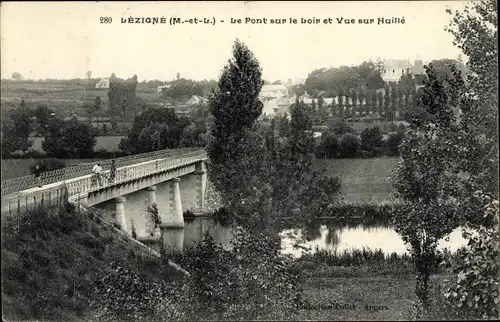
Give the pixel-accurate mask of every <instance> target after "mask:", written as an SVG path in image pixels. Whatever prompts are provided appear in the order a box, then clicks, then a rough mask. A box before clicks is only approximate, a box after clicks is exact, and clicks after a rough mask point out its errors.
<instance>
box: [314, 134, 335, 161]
mask: <svg viewBox="0 0 500 322" xmlns="http://www.w3.org/2000/svg"><path fill="white" fill-rule="evenodd" d="M338 152H339V141H338V139H337V136H336V135H335V134H334V133H332V132H327V133H324V134H323V135H322V137H321V141H320V143H319V145H318V146H317V148H316V156H317V157H319V158H328V159H331V158H335V157H336V156H337V154H338Z"/></svg>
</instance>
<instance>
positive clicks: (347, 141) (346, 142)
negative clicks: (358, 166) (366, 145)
mask: <svg viewBox="0 0 500 322" xmlns="http://www.w3.org/2000/svg"><path fill="white" fill-rule="evenodd" d="M359 147H360V142H359V139H358V137H357V136H356V135H354V134H351V133H346V134H344V135H342V136H341V137H340V155H341V156H342V157H343V158H353V157H355V156H356V154H357V153H358V150H359Z"/></svg>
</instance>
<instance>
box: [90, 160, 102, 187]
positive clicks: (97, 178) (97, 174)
mask: <svg viewBox="0 0 500 322" xmlns="http://www.w3.org/2000/svg"><path fill="white" fill-rule="evenodd" d="M96 183H99V186H102V168H101V165H100V164H99V163H97V164H96V165H94V167H93V168H92V186H94V185H95V184H96Z"/></svg>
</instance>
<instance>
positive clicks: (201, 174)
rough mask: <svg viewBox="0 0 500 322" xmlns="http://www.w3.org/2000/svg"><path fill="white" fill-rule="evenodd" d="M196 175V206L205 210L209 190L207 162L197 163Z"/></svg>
mask: <svg viewBox="0 0 500 322" xmlns="http://www.w3.org/2000/svg"><path fill="white" fill-rule="evenodd" d="M194 175H196V206H197V207H198V208H199V209H204V208H205V196H206V190H207V170H206V166H205V162H203V161H202V162H198V163H196V166H195V172H194Z"/></svg>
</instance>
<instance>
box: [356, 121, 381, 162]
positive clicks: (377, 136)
mask: <svg viewBox="0 0 500 322" xmlns="http://www.w3.org/2000/svg"><path fill="white" fill-rule="evenodd" d="M361 149H362V150H364V151H366V152H368V153H369V154H370V156H378V155H380V154H381V153H382V152H383V143H382V131H381V130H380V128H379V127H378V126H375V127H372V128H367V129H364V130H363V132H361Z"/></svg>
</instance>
